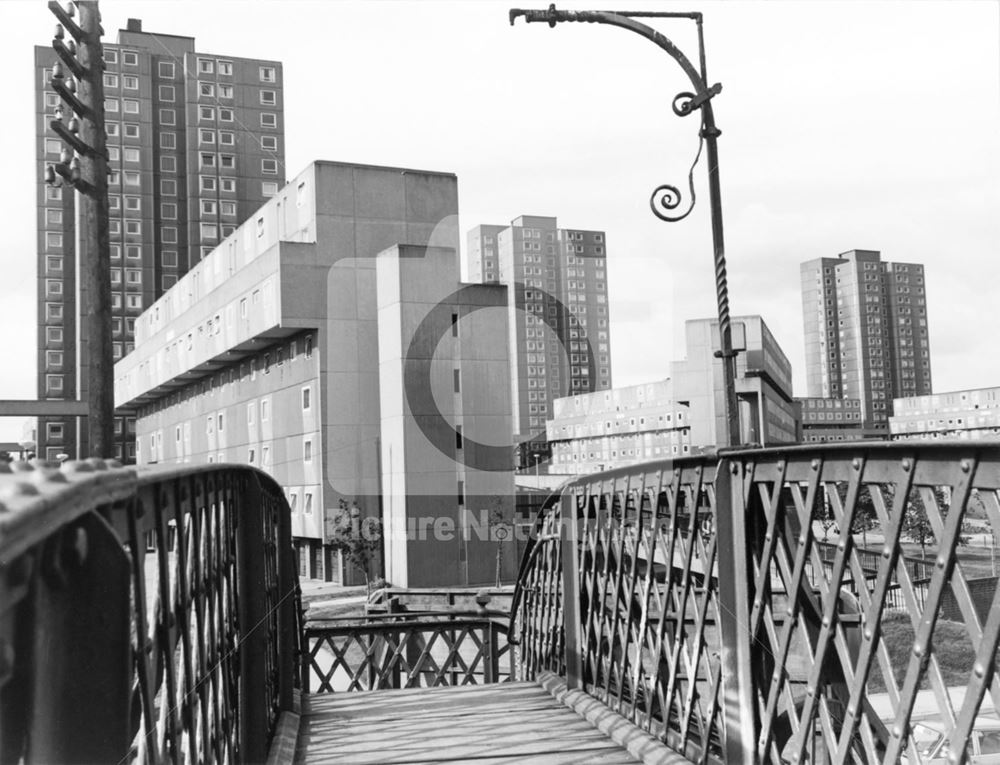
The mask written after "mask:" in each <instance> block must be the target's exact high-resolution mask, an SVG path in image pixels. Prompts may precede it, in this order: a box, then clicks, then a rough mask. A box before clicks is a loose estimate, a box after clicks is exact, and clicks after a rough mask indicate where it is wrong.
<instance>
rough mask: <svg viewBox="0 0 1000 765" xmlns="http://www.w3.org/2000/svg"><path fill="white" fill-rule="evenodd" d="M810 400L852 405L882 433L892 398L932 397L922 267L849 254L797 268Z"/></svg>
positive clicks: (867, 424)
mask: <svg viewBox="0 0 1000 765" xmlns="http://www.w3.org/2000/svg"><path fill="white" fill-rule="evenodd" d="M801 276H802V311H803V323H804V328H805V347H806V383H807V388H808V395H809V397H813V398H844V399H858V400H860V402H861V412H862V417H863V423H864V427H865V428H871V429H873V430H876V431H879V432H883V433H884V432H886V430H887V427H888V419H889V415H890V414H892V401H893V399H895V398H903V397H911V396H921V395H926V394H929V393H930V392H931V361H930V342H929V338H928V331H927V296H926V290H925V283H924V267H923V266H922V265H919V264H915V263H888V262H884V261H882V260H881V255H880V253H879V252H876V251H872V250H850V251H848V252H845V253H842V254H841V255H839V256H838V257H836V258H816V259H814V260H810V261H807V262H805V263H803V264H802V265H801Z"/></svg>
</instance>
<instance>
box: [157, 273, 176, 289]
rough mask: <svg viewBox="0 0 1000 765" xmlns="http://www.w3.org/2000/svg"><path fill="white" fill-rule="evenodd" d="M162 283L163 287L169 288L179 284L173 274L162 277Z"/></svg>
mask: <svg viewBox="0 0 1000 765" xmlns="http://www.w3.org/2000/svg"><path fill="white" fill-rule="evenodd" d="M160 283H161V284H162V285H163V289H165V290H168V289H170V288H171V287H173V286H174V285H175V284H177V277H176V276H174V275H173V274H166V275H165V276H164V277H163V278H162V279H160Z"/></svg>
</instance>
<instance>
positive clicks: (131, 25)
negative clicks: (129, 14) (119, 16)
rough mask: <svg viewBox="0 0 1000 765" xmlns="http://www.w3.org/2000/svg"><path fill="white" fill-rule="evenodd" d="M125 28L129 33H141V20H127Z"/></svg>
mask: <svg viewBox="0 0 1000 765" xmlns="http://www.w3.org/2000/svg"><path fill="white" fill-rule="evenodd" d="M125 28H126V29H127V30H128V31H129V32H141V31H142V19H129V20H128V22H127V23H126V25H125Z"/></svg>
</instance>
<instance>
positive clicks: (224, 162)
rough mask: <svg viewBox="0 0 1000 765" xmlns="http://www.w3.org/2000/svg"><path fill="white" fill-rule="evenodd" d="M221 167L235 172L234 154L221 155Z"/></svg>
mask: <svg viewBox="0 0 1000 765" xmlns="http://www.w3.org/2000/svg"><path fill="white" fill-rule="evenodd" d="M219 167H221V168H222V169H223V170H235V169H236V157H235V156H233V155H232V154H220V155H219Z"/></svg>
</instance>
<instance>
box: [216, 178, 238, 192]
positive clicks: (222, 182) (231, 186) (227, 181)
mask: <svg viewBox="0 0 1000 765" xmlns="http://www.w3.org/2000/svg"><path fill="white" fill-rule="evenodd" d="M219 188H220V190H222V191H226V192H230V193H235V192H236V179H235V178H220V179H219Z"/></svg>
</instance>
